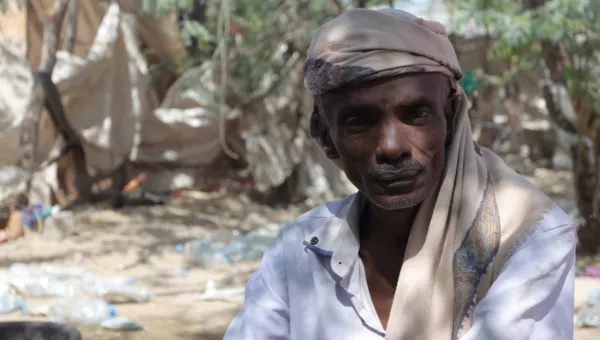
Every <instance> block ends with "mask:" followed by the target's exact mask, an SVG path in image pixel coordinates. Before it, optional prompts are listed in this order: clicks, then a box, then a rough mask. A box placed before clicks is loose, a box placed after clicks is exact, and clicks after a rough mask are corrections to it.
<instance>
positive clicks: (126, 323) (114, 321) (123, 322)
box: [100, 317, 144, 331]
mask: <svg viewBox="0 0 600 340" xmlns="http://www.w3.org/2000/svg"><path fill="white" fill-rule="evenodd" d="M100 326H102V327H103V328H106V329H112V330H128V331H133V330H138V329H143V328H144V325H142V324H141V323H139V322H136V321H133V320H129V319H127V318H124V317H116V318H110V319H106V320H104V321H102V322H101V323H100Z"/></svg>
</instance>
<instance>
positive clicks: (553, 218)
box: [537, 204, 575, 232]
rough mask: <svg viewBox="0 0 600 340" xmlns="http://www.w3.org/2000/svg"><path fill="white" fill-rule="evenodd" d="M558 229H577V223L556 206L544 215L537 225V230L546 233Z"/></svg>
mask: <svg viewBox="0 0 600 340" xmlns="http://www.w3.org/2000/svg"><path fill="white" fill-rule="evenodd" d="M556 228H575V221H574V220H573V218H571V216H569V215H567V213H566V212H565V211H564V210H563V209H562V208H561V207H559V206H558V205H556V204H555V205H554V206H552V208H550V209H549V210H548V211H547V212H546V213H545V214H544V216H543V217H542V219H541V220H540V222H539V223H538V225H537V229H539V231H541V232H544V231H548V230H552V229H556Z"/></svg>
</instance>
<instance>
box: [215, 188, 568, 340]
mask: <svg viewBox="0 0 600 340" xmlns="http://www.w3.org/2000/svg"><path fill="white" fill-rule="evenodd" d="M353 198H354V195H351V196H349V197H347V198H345V199H343V200H340V201H334V202H329V203H326V204H324V205H322V206H319V207H317V208H315V209H312V210H311V211H309V212H308V213H306V214H304V215H302V216H300V217H299V218H298V219H297V220H296V222H295V223H294V224H293V225H292V226H290V227H287V228H285V229H284V230H282V232H281V233H280V234H279V236H278V237H277V239H276V241H275V242H274V243H273V245H272V246H271V248H270V249H269V250H268V251H267V252H266V253H265V255H264V257H263V259H262V262H261V264H260V267H259V268H258V270H257V271H256V272H255V273H254V274H253V276H252V277H251V278H250V280H249V281H248V284H247V286H246V297H245V302H244V307H243V309H242V311H241V312H240V313H239V314H238V315H237V316H236V317H235V319H234V320H233V322H232V323H231V325H230V326H229V329H228V330H227V333H226V334H225V338H224V340H267V339H269V340H288V339H289V340H326V339H327V340H329V339H333V340H338V339H344V340H352V339H356V340H359V339H360V340H370V339H373V340H381V339H383V338H384V337H385V330H384V329H383V327H382V325H381V322H380V320H379V317H378V316H377V313H376V312H375V308H374V306H373V303H372V301H371V297H370V293H369V288H368V286H367V281H366V276H365V270H364V266H363V263H362V261H361V259H360V257H359V256H358V250H359V236H358V235H357V233H358V232H357V231H358V227H357V226H358V217H359V216H358V215H359V208H357V207H356V206H357V204H352V203H353V202H354V199H353ZM575 245H576V235H575V227H574V223H573V221H572V220H571V219H570V218H569V217H568V216H567V215H566V214H565V213H564V212H563V211H562V210H561V209H560V208H559V207H558V206H554V207H553V208H552V209H551V210H550V211H549V212H548V213H547V214H546V215H545V217H544V219H543V220H542V221H541V222H540V223H539V224H538V225H537V226H536V228H535V230H534V231H533V232H532V233H530V234H528V235H527V236H526V238H524V239H523V240H522V241H521V242H520V243H519V245H518V247H517V249H516V250H515V252H514V253H513V254H512V255H511V257H510V258H509V259H508V261H507V262H506V264H505V266H504V268H503V269H502V271H501V273H500V274H499V275H498V278H497V279H496V281H494V283H493V284H492V286H491V287H490V289H489V291H488V293H487V294H486V296H485V297H484V298H483V299H482V300H481V301H480V302H479V303H478V304H477V306H476V307H475V310H474V312H473V326H472V328H471V329H470V330H469V331H468V332H467V334H465V335H464V336H463V337H461V340H483V339H485V340H521V339H522V340H525V339H528V340H572V339H573V314H574V296H573V294H574V291H573V289H574V278H575V274H574V266H575ZM397 289H402V287H397ZM525 296H526V298H524V297H525ZM427 340H428V339H427Z"/></svg>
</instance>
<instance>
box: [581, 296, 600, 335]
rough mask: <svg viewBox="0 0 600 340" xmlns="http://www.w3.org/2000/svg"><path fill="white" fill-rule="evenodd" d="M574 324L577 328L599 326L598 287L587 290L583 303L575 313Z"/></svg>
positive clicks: (599, 300) (599, 305) (599, 301)
mask: <svg viewBox="0 0 600 340" xmlns="http://www.w3.org/2000/svg"><path fill="white" fill-rule="evenodd" d="M575 325H576V326H577V327H578V328H585V327H594V328H600V289H594V290H591V291H590V292H589V294H588V299H587V301H586V303H585V305H584V306H583V307H582V308H581V310H580V311H579V312H578V313H577V316H576V318H575Z"/></svg>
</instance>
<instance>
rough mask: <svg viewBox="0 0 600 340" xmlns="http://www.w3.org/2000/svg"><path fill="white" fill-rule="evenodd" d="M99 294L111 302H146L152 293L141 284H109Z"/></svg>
mask: <svg viewBox="0 0 600 340" xmlns="http://www.w3.org/2000/svg"><path fill="white" fill-rule="evenodd" d="M101 296H102V298H103V299H104V300H106V301H109V302H112V303H127V302H148V301H150V300H151V299H152V293H151V292H150V291H149V290H148V289H147V288H145V287H141V286H109V287H106V288H105V290H104V292H103V293H102V294H101Z"/></svg>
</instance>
